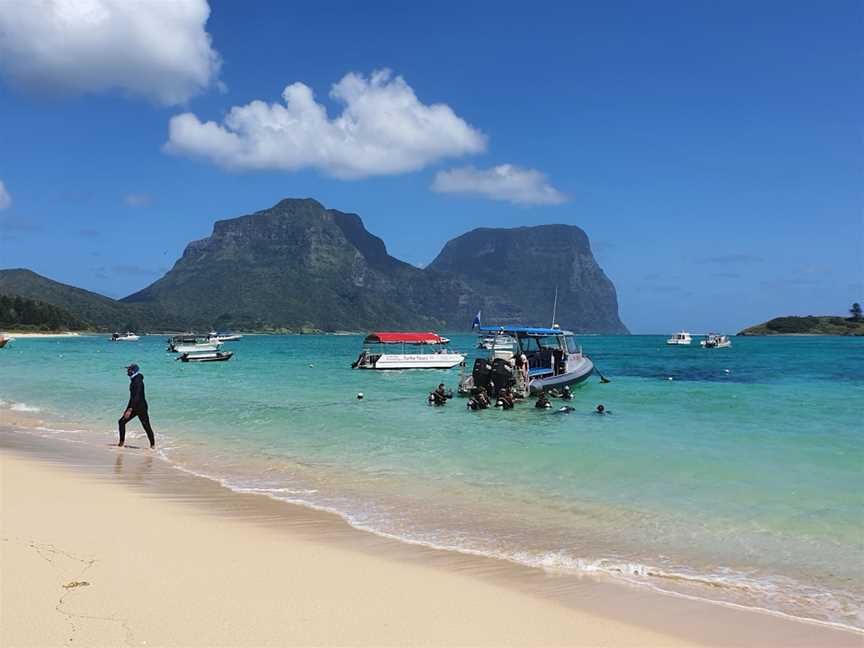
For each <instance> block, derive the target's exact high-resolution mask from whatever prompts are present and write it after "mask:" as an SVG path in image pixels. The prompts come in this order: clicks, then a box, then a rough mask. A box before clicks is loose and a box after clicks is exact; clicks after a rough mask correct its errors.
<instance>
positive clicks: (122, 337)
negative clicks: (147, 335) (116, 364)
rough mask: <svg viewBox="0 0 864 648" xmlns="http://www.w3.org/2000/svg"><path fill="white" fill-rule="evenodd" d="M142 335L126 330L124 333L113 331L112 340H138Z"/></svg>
mask: <svg viewBox="0 0 864 648" xmlns="http://www.w3.org/2000/svg"><path fill="white" fill-rule="evenodd" d="M139 339H140V337H139V336H137V335H135V334H134V333H132V332H131V331H126V333H124V334H123V335H120V334H119V333H113V334H112V335H111V341H112V342H136V341H137V340H139Z"/></svg>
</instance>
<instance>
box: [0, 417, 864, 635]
mask: <svg viewBox="0 0 864 648" xmlns="http://www.w3.org/2000/svg"><path fill="white" fill-rule="evenodd" d="M0 512H2V518H0V519H2V529H0V539H2V554H0V569H2V576H3V577H2V586H0V612H2V624H0V626H2V629H0V644H2V645H3V646H59V645H70V644H72V645H84V646H96V645H148V646H154V645H157V646H263V645H280V646H284V645H328V646H339V645H352V646H353V645H367V646H368V645H399V646H404V645H412V646H413V645H430V646H437V645H441V646H445V645H446V646H455V645H461V646H500V645H525V646H536V645H549V646H552V645H558V646H564V645H570V646H692V645H756V644H757V643H758V644H760V645H787V646H788V645H798V646H813V645H837V646H839V645H850V646H854V645H861V644H862V642H861V637H860V636H858V635H853V634H849V633H843V632H835V631H833V630H830V629H827V628H824V627H819V626H814V625H810V624H803V623H797V622H788V621H785V620H782V619H777V618H775V617H771V616H768V615H759V614H753V613H747V612H742V611H737V610H731V609H724V608H721V607H717V606H710V605H705V604H701V603H699V604H697V603H695V602H692V601H686V600H675V599H673V598H670V597H664V596H658V595H654V594H648V593H645V592H636V591H631V590H630V589H628V588H622V587H620V586H618V585H615V586H610V585H604V584H603V583H597V582H585V581H582V580H581V579H580V583H575V584H574V582H572V581H571V580H570V579H556V578H555V577H554V576H550V575H547V574H544V573H543V572H541V571H540V570H531V569H525V568H521V567H516V566H513V565H510V564H507V563H505V562H503V561H496V560H491V559H484V558H478V557H473V556H465V555H460V554H454V553H452V552H442V551H434V550H429V549H424V548H420V547H415V546H410V545H405V544H403V543H399V542H395V541H391V540H388V539H384V538H380V537H377V536H373V535H372V534H367V533H363V532H360V531H357V530H354V529H352V528H350V527H348V525H346V524H344V523H343V522H342V521H341V520H339V519H337V518H335V517H334V516H331V515H329V514H324V513H320V512H317V511H311V510H308V509H303V508H300V507H296V506H291V505H287V504H285V503H281V502H275V501H272V500H268V499H267V498H263V497H260V496H255V495H243V494H238V493H234V492H232V491H229V490H227V489H224V488H222V487H220V486H218V485H216V484H214V483H213V482H210V481H208V480H204V479H200V478H195V477H192V476H189V475H186V474H183V473H181V472H179V471H177V470H175V469H173V468H171V467H170V466H168V465H167V464H165V463H164V462H163V461H161V460H160V459H159V458H158V457H156V456H154V455H152V454H150V453H149V451H146V450H139V449H136V448H128V449H126V450H124V451H118V450H115V449H110V448H107V447H106V448H104V449H103V448H93V447H88V446H85V445H79V444H75V443H68V442H59V441H56V440H45V439H38V438H35V437H32V436H30V435H27V434H23V433H20V432H16V431H14V430H13V429H12V428H11V427H8V426H7V427H5V428H4V429H2V431H0Z"/></svg>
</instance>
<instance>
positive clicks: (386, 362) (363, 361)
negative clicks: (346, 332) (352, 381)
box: [351, 332, 465, 370]
mask: <svg viewBox="0 0 864 648" xmlns="http://www.w3.org/2000/svg"><path fill="white" fill-rule="evenodd" d="M449 342H450V340H448V339H447V338H445V337H441V336H440V335H438V334H437V333H432V332H421V333H414V332H378V333H370V334H369V335H367V336H366V338H365V339H364V340H363V350H362V351H360V355H359V356H358V357H357V360H355V361H354V363H353V364H352V365H351V368H352V369H379V370H381V369H450V368H452V367H455V366H456V365H458V364H460V363H462V362H465V355H464V354H462V353H455V352H453V351H450V350H449V349H448V348H447V344H448V343H449Z"/></svg>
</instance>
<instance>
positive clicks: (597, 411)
mask: <svg viewBox="0 0 864 648" xmlns="http://www.w3.org/2000/svg"><path fill="white" fill-rule="evenodd" d="M594 413H595V414H603V415H605V414H611V413H612V412H610V411H609V410H607V409H606V408H605V407H604V406H603V404H602V403H601V404H600V405H598V406H597V409H595V410H594Z"/></svg>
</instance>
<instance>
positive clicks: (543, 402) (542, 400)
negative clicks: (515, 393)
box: [534, 390, 552, 409]
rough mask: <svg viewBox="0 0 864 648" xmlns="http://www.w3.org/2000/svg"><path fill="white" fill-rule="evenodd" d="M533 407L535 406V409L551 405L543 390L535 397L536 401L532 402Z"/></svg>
mask: <svg viewBox="0 0 864 648" xmlns="http://www.w3.org/2000/svg"><path fill="white" fill-rule="evenodd" d="M534 407H536V408H537V409H545V408H549V407H552V403H550V402H549V397H548V396H547V395H546V391H545V390H543V391H541V392H540V395H539V396H538V397H537V402H536V403H534Z"/></svg>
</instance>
